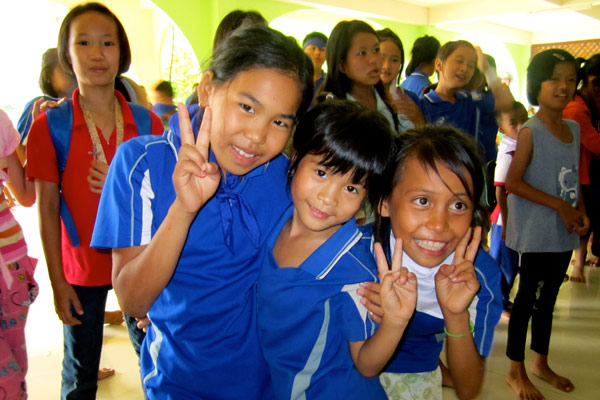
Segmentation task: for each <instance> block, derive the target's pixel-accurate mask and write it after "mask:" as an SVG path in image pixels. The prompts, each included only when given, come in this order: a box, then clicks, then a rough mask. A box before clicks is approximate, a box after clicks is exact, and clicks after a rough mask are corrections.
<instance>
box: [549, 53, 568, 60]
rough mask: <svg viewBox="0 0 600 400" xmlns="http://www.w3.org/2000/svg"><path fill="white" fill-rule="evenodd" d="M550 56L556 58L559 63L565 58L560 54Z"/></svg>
mask: <svg viewBox="0 0 600 400" xmlns="http://www.w3.org/2000/svg"><path fill="white" fill-rule="evenodd" d="M552 55H553V56H554V57H556V58H558V59H559V60H561V61H565V57H564V56H563V55H562V54H559V53H552Z"/></svg>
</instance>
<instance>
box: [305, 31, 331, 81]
mask: <svg viewBox="0 0 600 400" xmlns="http://www.w3.org/2000/svg"><path fill="white" fill-rule="evenodd" d="M302 49H303V50H304V52H305V53H306V55H308V57H310V60H311V61H312V64H313V69H314V76H313V80H314V82H315V93H317V92H318V91H319V89H320V88H321V85H322V84H323V82H324V81H325V77H326V76H327V74H326V73H325V72H324V71H323V63H325V51H326V49H327V36H325V34H323V33H321V32H311V33H309V34H308V35H306V36H305V37H304V40H302Z"/></svg>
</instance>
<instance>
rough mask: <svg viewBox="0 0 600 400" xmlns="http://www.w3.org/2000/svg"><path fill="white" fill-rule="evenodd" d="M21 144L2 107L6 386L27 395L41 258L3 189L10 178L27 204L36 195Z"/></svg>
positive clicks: (0, 268) (0, 349)
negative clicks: (31, 249)
mask: <svg viewBox="0 0 600 400" xmlns="http://www.w3.org/2000/svg"><path fill="white" fill-rule="evenodd" d="M18 144H19V133H18V132H17V131H16V130H15V128H14V127H13V125H12V123H11V121H10V119H9V118H8V115H6V113H5V112H4V111H2V110H0V226H1V227H2V228H1V232H0V237H1V239H0V339H1V340H0V370H1V371H2V374H0V391H1V392H2V393H3V395H4V397H5V398H6V399H24V398H27V385H26V383H25V375H26V374H27V347H26V344H25V322H26V321H27V314H28V313H29V306H30V305H31V303H32V302H33V300H34V299H35V298H36V296H37V293H38V286H37V283H36V282H35V280H34V278H33V273H34V270H35V264H36V263H37V260H35V259H33V258H31V257H29V256H28V255H27V243H25V238H24V237H23V231H22V230H21V227H20V226H19V223H18V222H17V221H16V220H15V218H14V216H13V214H12V212H11V210H10V208H9V205H8V202H7V199H6V197H5V196H4V194H3V193H2V189H3V188H4V184H6V185H7V186H8V189H9V190H10V192H11V194H12V195H13V196H14V197H15V198H16V199H17V201H18V202H19V203H20V204H21V205H23V206H25V207H30V206H31V205H32V204H33V203H34V201H35V187H34V185H33V183H31V182H28V181H27V180H26V179H25V171H24V168H23V166H22V165H21V162H20V161H19V157H18V156H17V153H16V152H15V150H16V148H17V145H18Z"/></svg>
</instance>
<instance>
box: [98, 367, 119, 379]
mask: <svg viewBox="0 0 600 400" xmlns="http://www.w3.org/2000/svg"><path fill="white" fill-rule="evenodd" d="M114 374H115V370H114V369H112V368H100V369H99V370H98V380H99V381H101V380H102V379H106V378H108V377H109V376H113V375H114Z"/></svg>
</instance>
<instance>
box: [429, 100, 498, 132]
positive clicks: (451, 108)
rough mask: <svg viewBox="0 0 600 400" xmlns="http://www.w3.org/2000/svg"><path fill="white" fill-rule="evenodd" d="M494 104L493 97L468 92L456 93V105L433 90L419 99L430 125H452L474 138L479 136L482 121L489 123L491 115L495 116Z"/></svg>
mask: <svg viewBox="0 0 600 400" xmlns="http://www.w3.org/2000/svg"><path fill="white" fill-rule="evenodd" d="M494 104H495V103H494V96H493V95H485V94H484V93H482V92H479V91H467V90H460V91H458V92H456V101H455V102H454V103H451V102H449V101H446V100H442V99H441V98H440V96H439V95H438V94H437V93H436V92H435V91H433V90H430V91H429V92H427V93H426V94H425V95H423V96H422V97H421V98H420V99H419V105H420V107H421V111H422V112H423V116H424V117H425V119H426V120H427V122H428V123H430V124H434V125H451V126H453V127H455V128H457V129H460V130H461V131H463V132H465V133H468V134H469V135H471V136H473V137H477V136H479V133H480V132H481V126H482V121H487V120H488V118H489V116H490V114H491V115H492V116H493V114H494ZM478 132H479V133H478ZM478 141H480V140H478Z"/></svg>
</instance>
